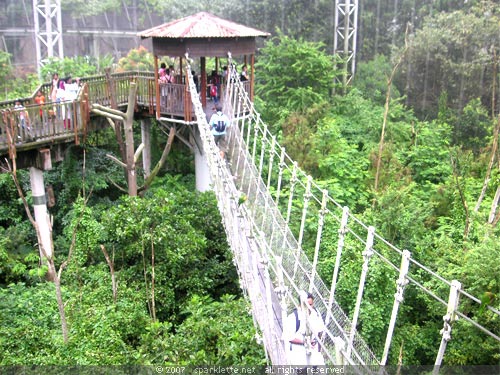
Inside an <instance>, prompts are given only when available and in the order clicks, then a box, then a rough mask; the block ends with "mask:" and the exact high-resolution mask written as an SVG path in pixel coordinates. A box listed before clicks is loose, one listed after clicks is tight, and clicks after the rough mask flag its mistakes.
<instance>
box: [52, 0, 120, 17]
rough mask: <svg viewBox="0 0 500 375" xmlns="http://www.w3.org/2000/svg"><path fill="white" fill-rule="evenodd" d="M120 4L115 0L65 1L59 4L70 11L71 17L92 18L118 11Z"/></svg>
mask: <svg viewBox="0 0 500 375" xmlns="http://www.w3.org/2000/svg"><path fill="white" fill-rule="evenodd" d="M120 6H121V4H120V3H119V2H117V1H116V0H65V1H64V2H62V3H61V7H62V8H63V9H64V10H70V11H71V13H72V14H73V16H74V17H75V18H76V17H82V16H84V17H85V16H93V15H99V14H102V13H103V12H106V11H113V10H117V9H119V8H120Z"/></svg>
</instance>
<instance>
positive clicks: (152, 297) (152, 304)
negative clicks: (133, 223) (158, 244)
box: [150, 233, 156, 322]
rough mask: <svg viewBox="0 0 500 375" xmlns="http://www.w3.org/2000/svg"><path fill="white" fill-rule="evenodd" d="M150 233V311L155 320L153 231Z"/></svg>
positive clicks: (154, 320)
mask: <svg viewBox="0 0 500 375" xmlns="http://www.w3.org/2000/svg"><path fill="white" fill-rule="evenodd" d="M150 235H151V312H152V314H153V322H156V307H155V245H154V241H153V233H150Z"/></svg>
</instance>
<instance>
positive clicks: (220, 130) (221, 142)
mask: <svg viewBox="0 0 500 375" xmlns="http://www.w3.org/2000/svg"><path fill="white" fill-rule="evenodd" d="M215 111H216V112H215V113H214V114H213V115H212V117H210V123H209V125H210V129H212V134H213V136H214V140H215V144H216V145H217V146H218V147H219V152H220V156H221V158H222V160H225V157H226V151H227V139H226V134H227V128H228V127H229V126H230V124H231V123H230V122H229V118H228V117H227V116H226V115H225V114H224V113H222V106H221V105H220V104H217V105H216V106H215Z"/></svg>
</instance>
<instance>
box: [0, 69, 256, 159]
mask: <svg viewBox="0 0 500 375" xmlns="http://www.w3.org/2000/svg"><path fill="white" fill-rule="evenodd" d="M80 82H81V87H80V89H79V92H78V95H77V98H76V99H75V100H72V101H65V102H61V103H55V102H50V101H47V102H46V103H45V104H44V105H43V106H40V105H38V104H36V103H35V94H33V95H32V96H31V97H28V98H23V99H22V104H23V106H24V109H22V110H20V109H15V108H14V105H15V100H10V101H4V102H0V112H1V116H0V155H1V156H5V155H10V156H11V157H12V156H15V155H16V154H17V153H21V152H28V151H31V150H37V149H42V148H50V147H52V146H53V145H57V144H65V143H73V144H79V143H81V142H83V141H85V138H86V137H87V135H88V134H89V132H92V131H95V130H97V129H102V128H103V127H105V126H108V122H107V121H106V119H105V118H104V117H101V116H98V115H96V114H93V113H92V112H91V106H92V104H100V105H103V106H107V107H113V106H116V109H118V110H125V109H126V106H127V102H128V95H129V89H130V82H136V83H137V95H136V102H135V107H134V117H135V118H136V119H141V118H145V117H149V118H151V117H153V118H157V119H158V120H159V121H160V122H169V120H170V121H175V122H177V123H179V122H181V123H185V124H187V125H189V124H192V121H194V113H193V111H192V106H191V105H190V102H191V96H190V92H189V90H188V87H187V85H185V84H182V83H171V84H167V86H168V89H167V100H166V103H161V104H162V105H160V107H159V113H160V117H156V110H157V107H156V91H155V90H156V85H155V82H156V81H155V74H154V72H125V73H116V74H111V75H110V76H108V77H106V76H105V75H100V76H93V77H86V78H82V79H81V80H80ZM244 84H246V88H247V89H248V90H249V84H248V82H245V83H244ZM50 88H51V86H50V84H49V83H46V84H43V85H41V86H40V87H39V88H38V89H37V90H36V91H35V93H36V92H38V90H40V91H42V93H43V95H44V96H45V98H46V100H47V99H50ZM223 93H224V84H223V85H222V90H221V94H223ZM113 94H114V95H113ZM113 98H115V101H116V103H113ZM222 99H223V97H221V100H222ZM186 101H189V102H188V103H189V104H188V105H187V106H186V105H185V104H186ZM186 109H187V110H188V111H186ZM21 111H26V119H25V124H24V126H23V125H22V123H21V119H20V117H21V116H20V115H21Z"/></svg>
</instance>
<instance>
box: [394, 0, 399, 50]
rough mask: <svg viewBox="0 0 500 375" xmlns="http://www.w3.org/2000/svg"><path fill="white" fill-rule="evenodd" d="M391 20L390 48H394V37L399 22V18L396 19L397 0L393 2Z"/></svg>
mask: <svg viewBox="0 0 500 375" xmlns="http://www.w3.org/2000/svg"><path fill="white" fill-rule="evenodd" d="M393 14H394V16H393V18H392V26H393V30H392V46H393V47H394V46H396V35H397V26H398V22H399V17H398V0H394V7H393Z"/></svg>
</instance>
